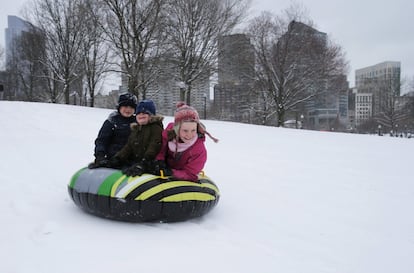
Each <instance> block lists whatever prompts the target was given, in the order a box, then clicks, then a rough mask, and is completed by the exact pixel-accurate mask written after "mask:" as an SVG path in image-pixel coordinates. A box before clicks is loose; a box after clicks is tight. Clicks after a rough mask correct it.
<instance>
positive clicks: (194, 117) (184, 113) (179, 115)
mask: <svg viewBox="0 0 414 273" xmlns="http://www.w3.org/2000/svg"><path fill="white" fill-rule="evenodd" d="M183 121H194V122H197V123H199V122H200V117H199V115H198V112H197V110H196V109H194V107H191V106H188V105H186V104H185V103H184V102H182V101H181V102H178V103H177V110H175V114H174V124H175V125H179V124H180V123H181V122H183Z"/></svg>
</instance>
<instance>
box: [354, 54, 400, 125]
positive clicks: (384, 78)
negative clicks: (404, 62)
mask: <svg viewBox="0 0 414 273" xmlns="http://www.w3.org/2000/svg"><path fill="white" fill-rule="evenodd" d="M400 79H401V63H400V62H395V61H386V62H382V63H379V64H376V65H372V66H368V67H365V68H361V69H357V70H355V87H356V89H357V97H358V94H360V96H359V98H360V99H359V100H358V99H357V100H356V101H355V103H356V106H355V110H356V112H355V116H356V120H357V121H358V123H359V124H362V123H364V122H365V121H368V120H369V119H371V118H372V117H375V116H376V115H378V114H380V113H381V111H382V109H381V106H382V105H383V104H384V103H386V100H387V99H388V98H389V95H392V96H394V97H398V96H400V92H401V90H400ZM368 94H369V95H370V97H371V98H370V99H369V101H370V103H371V106H370V108H371V109H370V111H366V108H367V105H366V104H367V101H368V98H367V97H368ZM358 109H360V111H358ZM367 113H369V115H367ZM357 125H358V124H357Z"/></svg>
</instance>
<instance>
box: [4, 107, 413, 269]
mask: <svg viewBox="0 0 414 273" xmlns="http://www.w3.org/2000/svg"><path fill="white" fill-rule="evenodd" d="M110 112H111V110H107V109H93V108H86V107H77V106H69V105H54V104H40V103H24V102H4V101H2V102H0V157H1V159H0V196H1V198H0V218H1V224H0V226H1V232H0V257H1V262H0V272H2V273H27V272H39V273H73V272H80V273H83V272H99V273H114V272H116V273H123V272H125V273H131V272H152V273H156V272H169V273H186V272H191V273H195V272H197V273H204V272H206V273H207V272H209V273H210V272H223V273H224V272H225V273H233V272H234V273H243V272H245V273H252V272H259V273H267V272H269V273H274V272H283V273H307V272H312V273H322V272H332V273H333V272H338V273H367V272H372V273H374V272H375V273H381V272H383V273H390V272H399V273H404V272H406V273H411V272H414V259H413V257H414V217H413V209H414V178H413V160H414V154H413V152H414V139H407V138H392V137H379V136H369V135H354V134H342V133H330V132H314V131H306V130H295V129H283V128H273V127H264V126H254V125H246V124H239V123H230V122H220V121H209V120H208V121H205V124H206V125H207V128H208V129H209V131H210V132H211V133H212V134H213V135H214V136H216V137H218V138H220V142H219V143H218V144H215V143H213V142H212V141H210V140H209V139H208V140H207V146H208V153H209V159H208V162H207V165H206V167H205V171H206V173H207V175H208V176H210V177H211V178H212V179H213V180H214V181H215V182H216V183H217V185H218V186H219V188H220V190H221V199H220V202H219V204H218V205H217V207H215V208H214V209H213V210H212V211H211V212H210V213H209V214H207V215H205V216H204V217H202V218H199V219H195V220H191V221H187V222H181V223H172V224H165V223H164V224H159V223H151V224H148V223H145V224H139V223H138V224H137V223H124V222H117V221H111V220H106V219H101V218H98V217H95V216H92V215H89V214H86V213H84V212H83V211H82V210H80V209H79V208H78V207H76V206H75V204H74V203H73V202H72V200H71V199H70V197H69V195H68V192H67V184H68V182H69V180H70V178H71V176H72V175H73V174H74V173H75V171H77V170H78V169H80V168H81V167H84V166H85V165H86V164H88V163H89V162H90V161H92V158H93V156H92V155H93V148H94V140H95V137H96V135H97V132H98V130H99V128H100V126H101V125H102V122H103V121H104V119H105V118H106V117H107V115H108V114H109V113H110ZM170 120H171V117H166V122H168V121H170Z"/></svg>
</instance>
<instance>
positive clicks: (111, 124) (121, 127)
mask: <svg viewBox="0 0 414 273" xmlns="http://www.w3.org/2000/svg"><path fill="white" fill-rule="evenodd" d="M134 122H136V120H135V116H131V117H129V118H126V117H124V116H122V115H121V114H120V113H119V112H118V111H114V112H112V113H111V114H110V115H109V117H108V119H106V120H105V122H104V123H103V125H102V127H101V129H100V130H99V133H98V137H97V138H96V140H95V157H96V158H107V159H110V158H112V157H113V156H114V155H115V154H116V153H117V152H119V151H120V150H121V149H122V147H124V145H125V144H126V143H127V141H128V137H129V134H130V133H131V127H130V125H131V123H134Z"/></svg>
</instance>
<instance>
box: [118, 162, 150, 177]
mask: <svg viewBox="0 0 414 273" xmlns="http://www.w3.org/2000/svg"><path fill="white" fill-rule="evenodd" d="M144 172H145V171H144V168H143V167H142V165H141V163H136V164H134V165H132V166H131V167H128V168H125V169H123V170H122V173H123V174H125V175H128V176H137V175H142V174H143V173H144Z"/></svg>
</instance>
